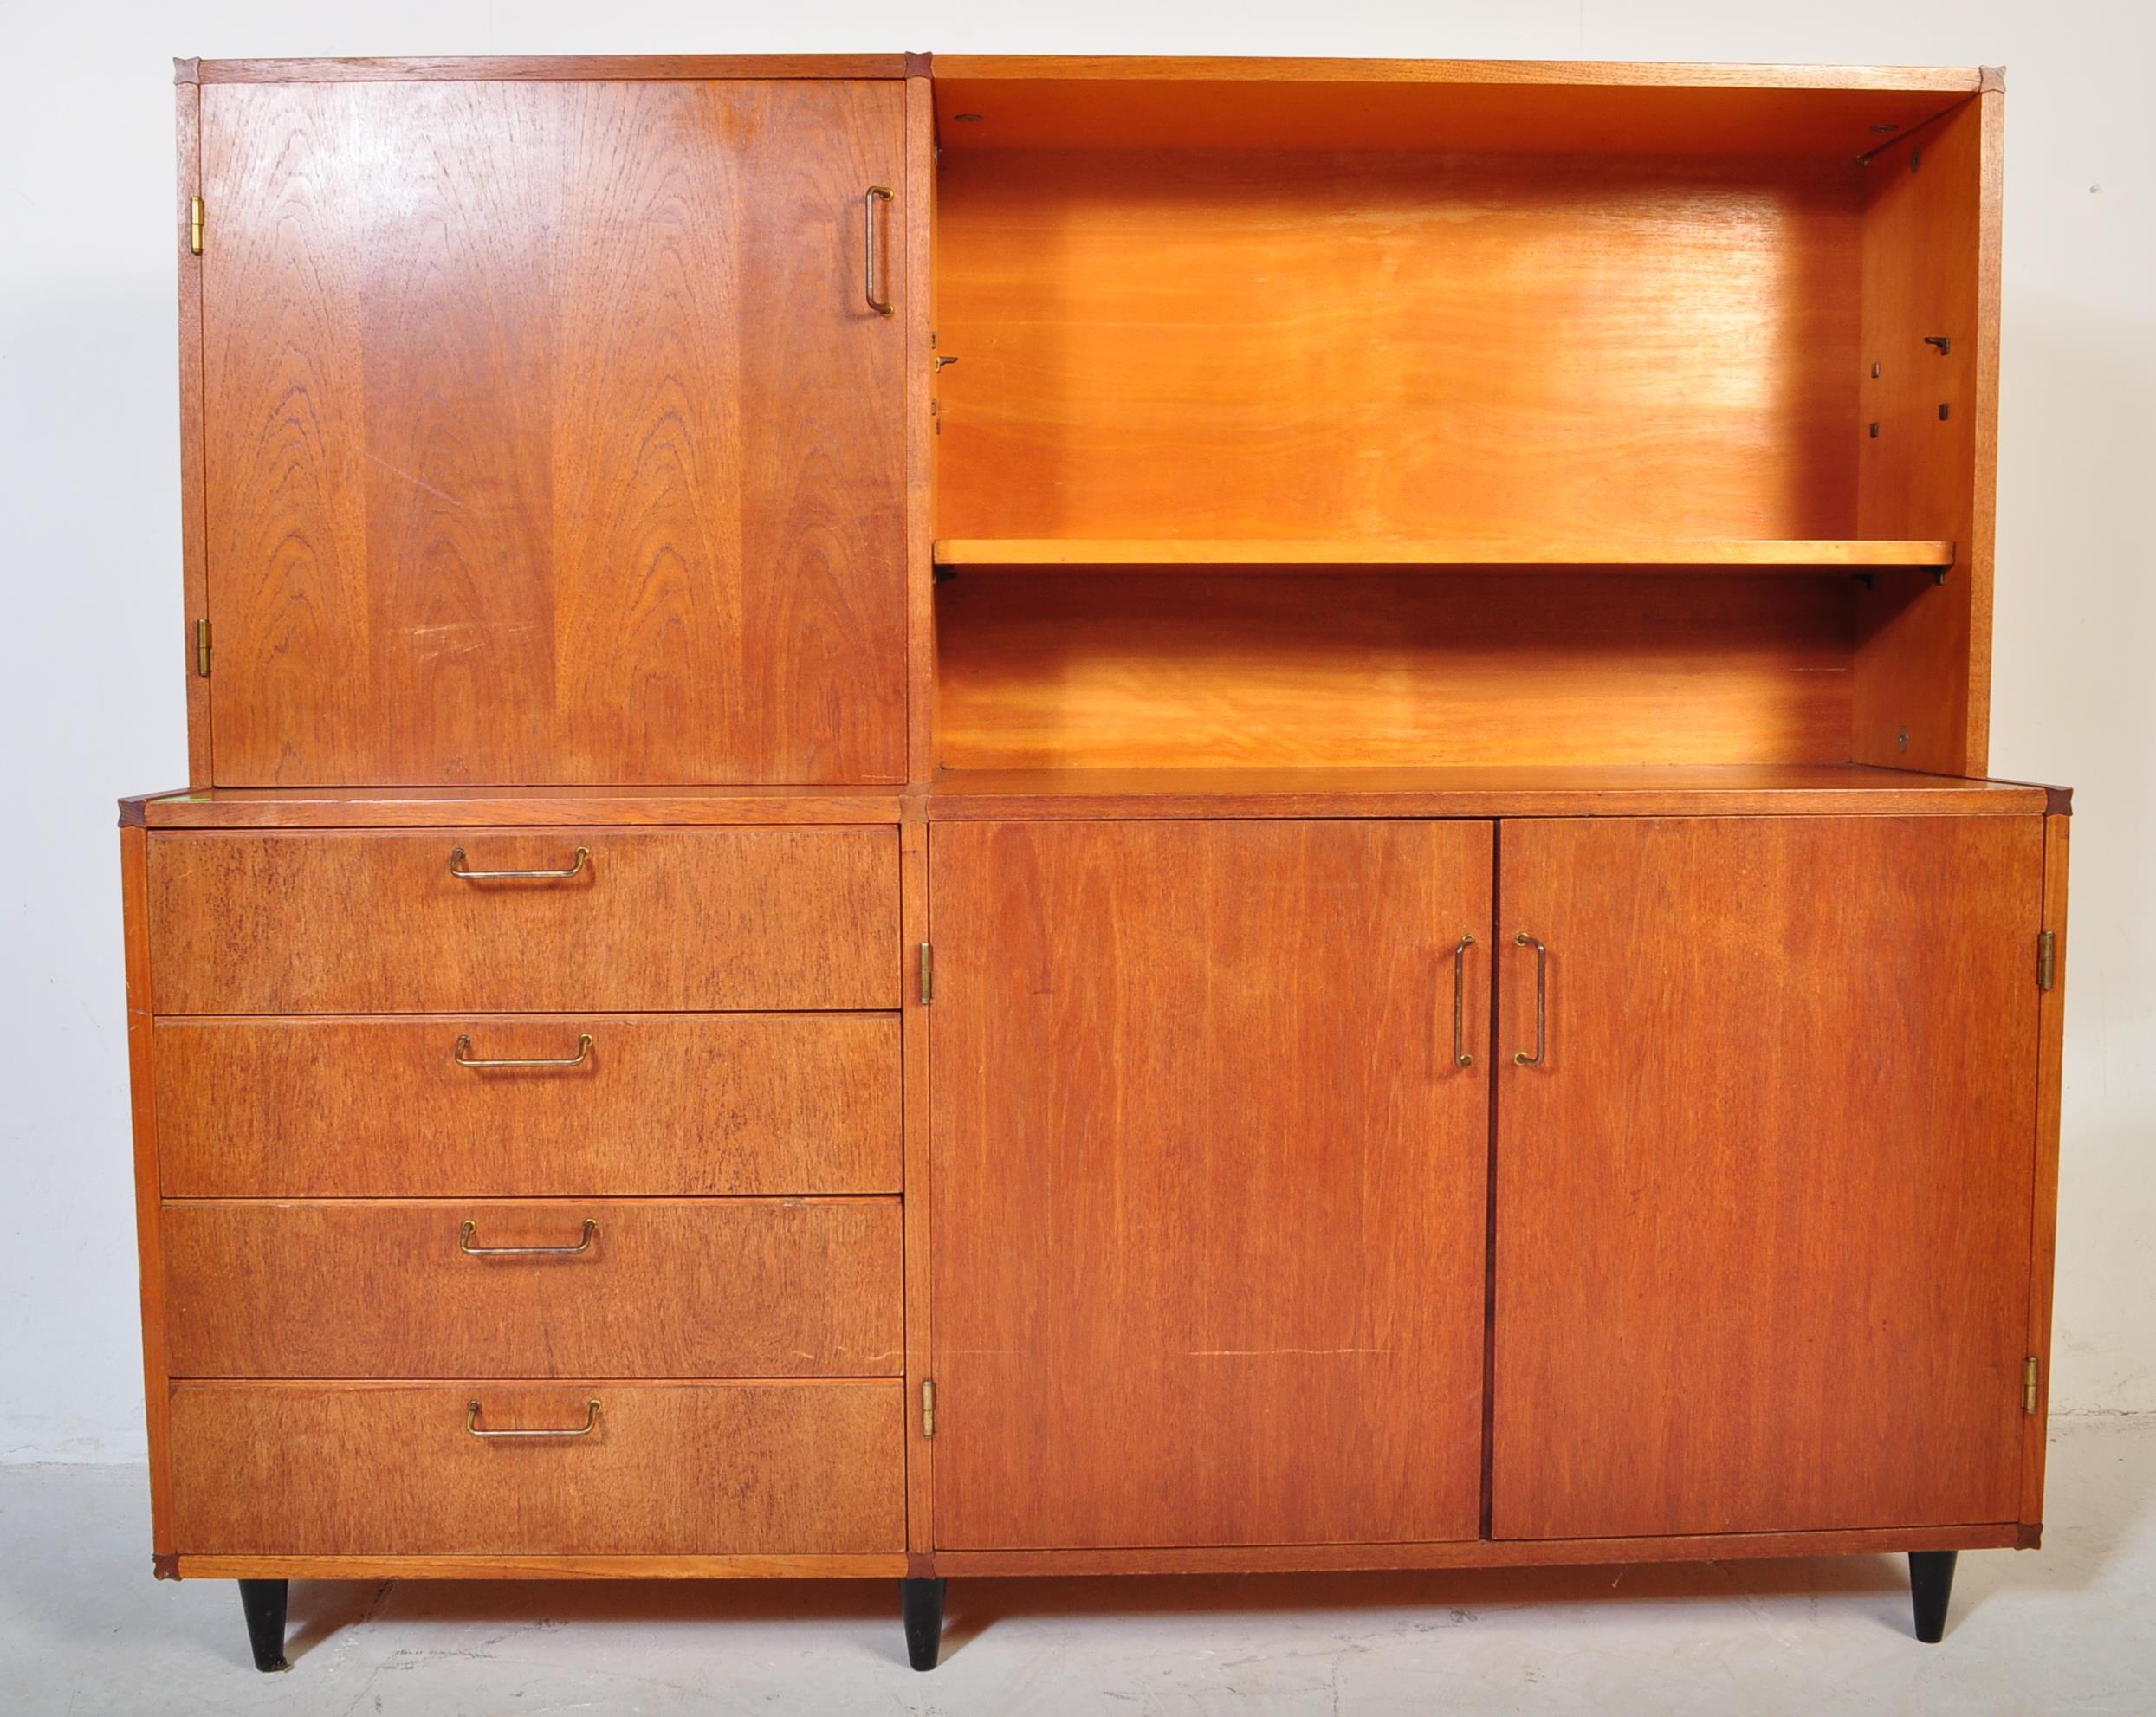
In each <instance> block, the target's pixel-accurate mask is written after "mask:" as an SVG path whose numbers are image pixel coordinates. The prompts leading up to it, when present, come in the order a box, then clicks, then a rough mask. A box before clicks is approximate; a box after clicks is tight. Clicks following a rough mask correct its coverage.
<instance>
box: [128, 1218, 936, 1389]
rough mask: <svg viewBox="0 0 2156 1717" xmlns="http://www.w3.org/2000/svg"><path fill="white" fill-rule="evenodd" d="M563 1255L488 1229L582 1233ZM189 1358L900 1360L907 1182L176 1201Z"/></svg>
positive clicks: (195, 1373) (176, 1273) (338, 1368)
mask: <svg viewBox="0 0 2156 1717" xmlns="http://www.w3.org/2000/svg"><path fill="white" fill-rule="evenodd" d="M587 1220H589V1221H593V1222H596V1223H597V1224H598V1225H599V1227H598V1231H597V1233H596V1234H594V1235H593V1236H592V1241H591V1244H590V1247H589V1249H588V1250H587V1251H586V1252H584V1253H583V1254H580V1255H579V1256H576V1257H567V1258H474V1257H469V1256H467V1255H466V1254H464V1253H463V1251H462V1250H461V1249H460V1247H461V1243H462V1241H463V1224H464V1223H465V1222H466V1221H470V1222H472V1223H474V1224H475V1225H476V1228H475V1232H474V1233H473V1234H472V1236H471V1240H470V1243H471V1244H472V1245H473V1246H476V1247H500V1246H560V1245H571V1246H573V1245H576V1244H578V1243H579V1241H580V1240H581V1238H582V1236H583V1233H584V1224H585V1222H586V1221H587ZM164 1224H165V1300H166V1305H167V1307H168V1318H169V1320H170V1328H171V1354H172V1359H171V1364H172V1375H173V1376H174V1377H579V1376H590V1375H592V1374H593V1373H605V1374H607V1375H609V1376H612V1377H896V1376H897V1375H899V1374H900V1372H901V1371H902V1370H903V1357H904V1356H903V1351H902V1344H903V1324H904V1319H903V1316H902V1314H901V1311H900V1302H901V1297H902V1287H903V1282H902V1279H901V1259H902V1252H903V1248H902V1246H901V1241H900V1233H899V1212H898V1202H897V1200H896V1199H814V1200H806V1199H784V1200H776V1199H699V1200H685V1199H677V1200H656V1199H639V1200H629V1199H614V1198H600V1199H575V1200H559V1199H549V1200H546V1201H543V1202H515V1203H511V1202H502V1201H476V1200H475V1201H465V1200H456V1201H446V1200H444V1201H417V1200H395V1201H390V1200H381V1199H375V1200H367V1201H364V1202H335V1203H331V1202H313V1203H305V1204H299V1203H286V1202H272V1201H269V1200H265V1199H260V1198H256V1199H244V1200H236V1201H217V1202H185V1203H174V1204H168V1205H166V1206H165V1212H164Z"/></svg>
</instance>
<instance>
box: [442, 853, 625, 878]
mask: <svg viewBox="0 0 2156 1717" xmlns="http://www.w3.org/2000/svg"><path fill="white" fill-rule="evenodd" d="M591 858H592V849H591V848H590V847H588V846H579V847H578V848H577V850H576V858H575V859H573V861H572V862H571V863H570V865H569V868H568V869H567V870H566V871H468V870H466V869H465V868H464V849H463V847H461V846H456V847H452V848H450V875H451V876H453V877H455V878H456V879H457V880H458V881H459V882H467V883H558V882H564V881H566V880H567V879H568V878H571V877H578V876H582V875H583V874H584V867H585V865H587V864H589V863H590V862H591Z"/></svg>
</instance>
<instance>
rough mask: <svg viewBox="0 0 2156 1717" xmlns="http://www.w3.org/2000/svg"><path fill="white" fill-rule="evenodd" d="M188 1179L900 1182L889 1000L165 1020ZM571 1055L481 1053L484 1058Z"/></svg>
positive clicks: (631, 1189) (798, 1185)
mask: <svg viewBox="0 0 2156 1717" xmlns="http://www.w3.org/2000/svg"><path fill="white" fill-rule="evenodd" d="M154 1029H155V1041H156V1047H157V1054H156V1082H157V1104H158V1114H159V1160H160V1163H161V1164H162V1171H163V1176H164V1191H165V1195H166V1196H168V1197H173V1198H220V1197H222V1198H249V1197H253V1198H309V1197H312V1198H325V1197H339V1196H344V1197H396V1196H402V1197H415V1198H417V1197H444V1196H458V1195H463V1196H473V1195H489V1194H490V1195H495V1196H497V1197H516V1196H522V1197H582V1198H591V1197H595V1196H598V1195H601V1194H606V1193H613V1194H618V1195H643V1196H654V1195H656V1196H667V1195H678V1196H692V1195H708V1194H721V1193H766V1194H770V1193H873V1192H896V1191H897V1190H898V1188H899V1180H900V1176H899V1130H900V1114H899V1103H900V1075H899V1044H898V1022H897V1020H896V1019H895V1018H893V1017H891V1016H890V1015H889V1014H880V1015H879V1014H567V1015H564V1016H549V1017H547V1018H545V1019H532V1018H530V1017H528V1016H525V1015H521V1014H439V1015H431V1016H415V1015H410V1014H405V1015H400V1016H397V1017H393V1018H360V1019H351V1018H337V1017H320V1016H315V1017H311V1018H299V1019H247V1020H238V1019H217V1020H187V1019H165V1020H159V1021H158V1022H157V1024H156V1027H155V1028H154ZM586 1033H588V1034H589V1035H590V1037H591V1039H592V1048H591V1053H590V1056H589V1059H587V1060H586V1063H585V1065H584V1066H580V1067H574V1068H567V1069H561V1068H488V1069H473V1068H468V1067H460V1066H457V1065H456V1053H457V1048H456V1043H457V1039H458V1038H459V1037H469V1039H470V1040H471V1048H470V1050H469V1056H470V1057H472V1058H502V1057H521V1058H545V1057H556V1058H566V1057H569V1056H573V1055H574V1054H576V1053H577V1048H578V1039H579V1036H580V1035H583V1034H586Z"/></svg>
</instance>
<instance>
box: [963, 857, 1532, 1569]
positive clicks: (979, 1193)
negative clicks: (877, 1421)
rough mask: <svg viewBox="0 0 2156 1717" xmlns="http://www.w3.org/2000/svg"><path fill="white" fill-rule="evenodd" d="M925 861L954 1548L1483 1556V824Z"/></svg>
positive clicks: (1487, 872) (1487, 865)
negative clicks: (1368, 1546) (1442, 1551)
mask: <svg viewBox="0 0 2156 1717" xmlns="http://www.w3.org/2000/svg"><path fill="white" fill-rule="evenodd" d="M934 839H935V863H934V865H933V867H932V871H931V886H932V890H933V895H934V904H933V912H934V917H935V923H936V955H937V959H936V967H937V970H936V1003H935V1009H934V1011H935V1014H936V1044H935V1053H934V1057H933V1060H932V1064H931V1067H930V1078H931V1080H932V1082H933V1085H934V1090H935V1093H936V1095H935V1103H934V1106H933V1114H932V1117H931V1119H932V1124H933V1127H934V1144H933V1150H934V1153H935V1156H934V1174H933V1179H934V1182H935V1191H936V1208H935V1210H934V1213H933V1218H932V1221H933V1225H934V1247H935V1297H934V1317H935V1330H934V1358H935V1376H936V1396H937V1414H936V1416H937V1424H936V1447H935V1455H936V1544H937V1547H938V1549H939V1550H940V1549H942V1548H943V1547H946V1546H949V1547H954V1548H964V1549H1014V1548H1030V1547H1041V1548H1048V1547H1054V1548H1073V1547H1083V1546H1088V1545H1091V1546H1111V1545H1208V1544H1210V1545H1219V1544H1273V1543H1285V1542H1310V1543H1337V1542H1343V1541H1355V1540H1366V1539H1443V1538H1472V1537H1473V1536H1474V1535H1475V1531H1476V1525H1477V1514H1478V1509H1479V1486H1480V1473H1481V1445H1482V1314H1483V1258H1484V1246H1483V1241H1484V1232H1483V1230H1484V1208H1485V1178H1486V1152H1487V1144H1486V1139H1487V1124H1488V1095H1489V1087H1488V1083H1487V1073H1486V1066H1485V1065H1484V1062H1483V1061H1482V1060H1481V1059H1478V1061H1477V1063H1476V1065H1475V1066H1472V1067H1460V1066H1456V1065H1455V1064H1454V1059H1453V1025H1454V1017H1453V1016H1454V1007H1453V949H1454V943H1455V942H1456V941H1457V940H1458V939H1459V937H1460V936H1462V935H1464V934H1467V933H1471V932H1472V933H1473V935H1475V936H1477V938H1478V944H1479V945H1478V948H1477V949H1475V950H1471V964H1470V966H1469V969H1468V971H1469V975H1470V977H1471V979H1472V982H1471V983H1470V984H1469V985H1468V997H1467V1012H1466V1020H1465V1021H1464V1027H1465V1030H1464V1035H1465V1038H1466V1041H1468V1042H1469V1043H1471V1044H1480V1043H1482V1042H1483V1041H1484V1040H1485V1038H1486V1032H1487V1024H1486V1021H1487V1019H1488V1012H1487V1008H1488V995H1489V977H1490V964H1489V962H1488V959H1487V955H1486V949H1487V945H1488V934H1489V923H1490V894H1489V890H1490V881H1491V855H1492V837H1491V831H1490V829H1489V826H1487V825H1484V824H1473V823H1455V824H1436V823H1299V824H1259V823H1244V824H1234V825H1207V824H1191V823H1121V824H1071V823H1062V824H1049V823H1037V824H1003V825H979V824H967V825H952V826H947V827H944V828H941V829H938V830H936V833H935V837H934Z"/></svg>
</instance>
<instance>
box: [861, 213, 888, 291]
mask: <svg viewBox="0 0 2156 1717" xmlns="http://www.w3.org/2000/svg"><path fill="white" fill-rule="evenodd" d="M879 199H880V200H881V201H883V202H885V203H888V202H890V200H891V194H890V186H889V185H871V186H870V187H869V188H868V192H867V194H866V195H865V196H864V197H863V198H861V221H862V224H863V225H864V227H865V228H866V230H867V232H868V240H867V256H868V261H867V264H866V267H867V275H866V277H865V282H864V285H863V287H862V291H863V293H864V295H866V297H867V299H868V301H869V308H870V309H871V310H873V311H875V312H876V314H877V315H879V316H888V315H889V314H890V300H889V299H887V298H878V297H877V295H876V283H877V282H878V281H879V280H881V279H882V278H883V275H884V270H883V269H882V267H881V266H880V265H879V264H878V262H877V249H878V247H877V243H876V204H877V201H878V200H879Z"/></svg>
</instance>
